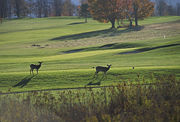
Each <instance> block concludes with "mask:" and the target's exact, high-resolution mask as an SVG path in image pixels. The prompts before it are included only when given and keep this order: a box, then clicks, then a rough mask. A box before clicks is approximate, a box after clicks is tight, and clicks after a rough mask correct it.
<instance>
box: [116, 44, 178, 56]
mask: <svg viewBox="0 0 180 122" xmlns="http://www.w3.org/2000/svg"><path fill="white" fill-rule="evenodd" d="M179 45H180V44H168V45H162V46H156V47H147V48H140V49H137V50H133V51H127V52H122V53H119V54H134V53H142V52H147V51H151V50H155V49H160V48H166V47H174V46H179Z"/></svg>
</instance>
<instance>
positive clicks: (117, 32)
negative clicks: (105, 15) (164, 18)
mask: <svg viewBox="0 0 180 122" xmlns="http://www.w3.org/2000/svg"><path fill="white" fill-rule="evenodd" d="M143 28H144V27H143V26H139V27H133V28H126V29H123V30H118V29H112V28H109V29H103V30H97V31H91V32H84V33H79V34H72V35H66V36H60V37H55V38H52V39H50V41H64V40H75V39H83V38H90V37H95V36H99V35H102V36H103V37H107V36H116V35H120V34H122V33H128V32H131V31H140V30H142V29H143Z"/></svg>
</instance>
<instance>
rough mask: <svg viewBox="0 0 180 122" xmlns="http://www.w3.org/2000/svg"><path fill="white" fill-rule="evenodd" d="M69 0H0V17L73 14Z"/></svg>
mask: <svg viewBox="0 0 180 122" xmlns="http://www.w3.org/2000/svg"><path fill="white" fill-rule="evenodd" d="M76 8H77V7H76V5H74V4H73V3H72V2H71V0H0V17H1V18H20V17H28V16H29V17H38V18H41V17H49V16H73V14H74V13H75V12H76Z"/></svg>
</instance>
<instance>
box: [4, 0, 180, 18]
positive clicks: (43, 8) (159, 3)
mask: <svg viewBox="0 0 180 122" xmlns="http://www.w3.org/2000/svg"><path fill="white" fill-rule="evenodd" d="M79 1H80V3H83V1H86V0H79ZM152 1H153V0H152ZM78 15H79V12H78V5H77V4H75V3H74V2H72V1H71V0H0V18H20V17H38V18H41V17H49V16H78ZM154 15H155V16H166V15H178V16H180V3H176V4H175V5H169V4H167V3H166V2H165V1H164V0H155V12H154Z"/></svg>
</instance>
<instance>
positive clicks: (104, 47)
mask: <svg viewBox="0 0 180 122" xmlns="http://www.w3.org/2000/svg"><path fill="white" fill-rule="evenodd" d="M83 22H84V19H80V18H77V17H52V18H40V19H39V18H38V19H27V18H26V19H15V20H6V21H5V22H4V23H3V24H1V25H0V91H1V92H10V91H12V92H13V91H30V90H42V89H57V88H71V87H84V86H85V85H87V84H88V83H89V82H93V83H96V82H101V85H102V86H103V85H112V84H117V83H119V82H122V81H123V82H124V81H132V82H134V83H137V82H138V81H142V80H143V79H144V80H145V81H146V82H149V81H152V80H149V79H152V77H155V76H157V75H162V74H175V75H176V76H177V77H178V78H179V77H180V63H179V62H180V36H179V34H180V17H177V16H168V17H151V18H147V19H145V20H141V21H140V25H141V26H142V27H141V28H140V29H138V30H133V29H127V28H120V29H118V30H110V29H109V28H110V26H111V25H110V24H105V23H99V22H96V21H94V20H92V19H89V20H88V23H83ZM125 23H127V22H125ZM38 61H43V64H42V67H41V68H40V71H39V75H35V76H34V77H33V76H30V75H29V65H30V64H31V63H37V62H38ZM106 64H112V68H111V69H110V71H108V73H107V78H106V77H104V78H103V74H102V73H100V74H99V77H98V78H95V79H94V78H93V75H94V72H95V69H93V68H92V67H94V66H98V65H102V66H105V65H106ZM132 67H135V69H134V70H133V69H132ZM35 73H36V72H35ZM18 83H19V84H18ZM15 85H17V86H15ZM13 86H15V87H13Z"/></svg>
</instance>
